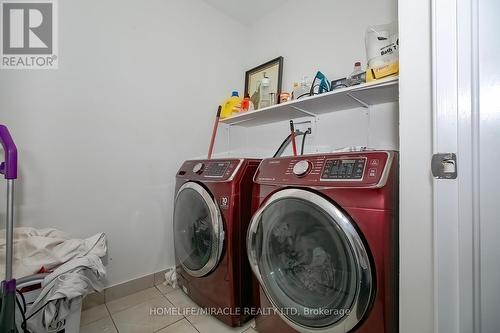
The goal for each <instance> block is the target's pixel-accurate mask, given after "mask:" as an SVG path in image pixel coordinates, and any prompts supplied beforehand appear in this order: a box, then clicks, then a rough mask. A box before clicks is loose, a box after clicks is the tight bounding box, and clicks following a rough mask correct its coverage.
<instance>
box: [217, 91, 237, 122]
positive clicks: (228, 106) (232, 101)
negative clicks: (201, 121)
mask: <svg viewBox="0 0 500 333" xmlns="http://www.w3.org/2000/svg"><path fill="white" fill-rule="evenodd" d="M241 101H242V99H241V97H240V96H239V95H238V92H237V91H233V93H232V94H231V97H229V98H227V99H226V100H225V101H224V103H222V112H221V114H220V117H221V119H224V118H228V117H231V115H232V114H233V113H238V112H239V107H240V105H241Z"/></svg>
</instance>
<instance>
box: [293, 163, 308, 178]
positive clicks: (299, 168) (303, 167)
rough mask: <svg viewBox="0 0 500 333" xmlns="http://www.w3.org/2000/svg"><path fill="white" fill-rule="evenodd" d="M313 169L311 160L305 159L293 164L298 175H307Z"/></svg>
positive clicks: (294, 172) (294, 171)
mask: <svg viewBox="0 0 500 333" xmlns="http://www.w3.org/2000/svg"><path fill="white" fill-rule="evenodd" d="M310 169H311V162H309V161H308V160H303V161H299V162H297V163H295V165H294V166H293V174H294V175H295V176H297V177H302V176H305V175H306V174H307V173H308V172H309V171H310Z"/></svg>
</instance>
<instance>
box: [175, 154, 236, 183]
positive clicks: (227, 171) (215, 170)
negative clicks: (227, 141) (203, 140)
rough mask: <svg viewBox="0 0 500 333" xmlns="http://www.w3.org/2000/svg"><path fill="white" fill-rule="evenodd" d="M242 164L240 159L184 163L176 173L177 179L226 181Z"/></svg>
mask: <svg viewBox="0 0 500 333" xmlns="http://www.w3.org/2000/svg"><path fill="white" fill-rule="evenodd" d="M242 162H243V161H242V160H240V159H231V160H198V161H196V160H193V161H186V162H184V164H183V165H182V166H181V168H180V170H179V172H178V173H177V177H181V178H188V179H193V180H207V181H208V180H213V181H227V180H230V179H231V178H232V177H233V175H234V174H235V173H236V172H237V171H238V168H239V166H240V165H241V163H242Z"/></svg>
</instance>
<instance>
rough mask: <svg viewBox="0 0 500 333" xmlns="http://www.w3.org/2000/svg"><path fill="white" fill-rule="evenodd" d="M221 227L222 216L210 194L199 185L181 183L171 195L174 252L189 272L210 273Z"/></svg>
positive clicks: (215, 261) (219, 244)
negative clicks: (174, 195) (172, 201)
mask: <svg viewBox="0 0 500 333" xmlns="http://www.w3.org/2000/svg"><path fill="white" fill-rule="evenodd" d="M223 243H224V228H223V222H222V217H221V214H220V211H219V208H218V207H217V204H216V203H215V202H214V200H213V199H212V196H211V195H210V194H209V193H208V192H207V190H205V188H203V187H202V186H201V185H199V184H197V183H193V182H188V183H186V184H184V185H183V186H182V187H181V188H180V189H179V191H178V192H177V196H176V198H175V207H174V245H175V255H176V257H177V260H178V262H179V263H180V264H181V265H182V267H183V268H184V269H185V270H186V271H187V272H188V273H189V274H190V275H192V276H195V277H200V276H204V275H206V274H208V273H210V272H211V271H212V270H213V269H214V268H215V267H216V266H217V264H218V263H219V260H220V257H221V253H222V245H223Z"/></svg>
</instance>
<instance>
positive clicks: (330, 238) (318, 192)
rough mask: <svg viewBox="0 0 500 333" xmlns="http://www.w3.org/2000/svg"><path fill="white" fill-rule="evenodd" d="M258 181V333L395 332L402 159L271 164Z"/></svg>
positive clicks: (386, 154) (254, 229) (371, 154)
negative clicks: (259, 301)
mask: <svg viewBox="0 0 500 333" xmlns="http://www.w3.org/2000/svg"><path fill="white" fill-rule="evenodd" d="M254 183H255V184H254V206H255V207H254V208H255V209H256V213H255V214H254V216H253V218H252V221H251V225H250V228H249V232H248V236H247V252H248V256H249V260H250V265H251V267H252V270H253V272H254V273H255V275H256V277H257V278H258V280H259V283H260V289H261V297H260V298H261V309H260V314H261V315H260V316H259V317H257V319H256V325H257V327H256V328H257V331H259V332H260V333H276V332H280V333H285V332H307V333H312V332H314V333H345V332H356V333H389V332H390V333H393V332H396V331H397V329H398V316H397V308H398V292H397V290H398V278H397V277H398V264H397V263H398V228H397V225H398V224H397V221H398V156H397V153H395V152H391V151H363V152H348V153H334V154H326V155H310V156H299V157H283V158H274V159H266V160H263V161H262V163H261V165H260V167H259V169H258V171H257V173H256V175H255V179H254ZM257 209H258V210H257Z"/></svg>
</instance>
